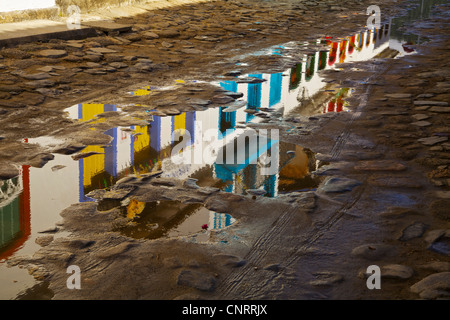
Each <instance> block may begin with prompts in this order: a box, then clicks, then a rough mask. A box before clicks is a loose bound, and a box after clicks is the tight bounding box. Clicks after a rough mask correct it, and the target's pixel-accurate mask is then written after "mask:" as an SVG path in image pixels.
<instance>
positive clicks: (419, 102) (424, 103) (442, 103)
mask: <svg viewBox="0 0 450 320" xmlns="http://www.w3.org/2000/svg"><path fill="white" fill-rule="evenodd" d="M414 105H416V106H448V102H446V101H433V100H416V101H414Z"/></svg>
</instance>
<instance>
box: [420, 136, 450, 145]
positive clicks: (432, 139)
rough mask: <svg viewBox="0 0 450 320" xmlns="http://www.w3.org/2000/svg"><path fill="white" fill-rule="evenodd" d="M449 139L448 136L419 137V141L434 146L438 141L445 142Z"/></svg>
mask: <svg viewBox="0 0 450 320" xmlns="http://www.w3.org/2000/svg"><path fill="white" fill-rule="evenodd" d="M447 140H448V137H437V136H432V137H427V138H421V139H418V140H417V141H419V142H420V143H422V144H424V145H426V146H433V145H435V144H437V143H440V142H444V141H447Z"/></svg>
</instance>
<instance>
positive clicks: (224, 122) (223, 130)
mask: <svg viewBox="0 0 450 320" xmlns="http://www.w3.org/2000/svg"><path fill="white" fill-rule="evenodd" d="M226 108H227V107H220V112H219V139H222V138H223V137H225V136H226V135H227V134H228V133H229V132H230V131H228V132H227V130H229V129H234V128H235V127H236V111H233V112H224V111H223V110H224V109H226Z"/></svg>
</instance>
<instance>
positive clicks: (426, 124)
mask: <svg viewBox="0 0 450 320" xmlns="http://www.w3.org/2000/svg"><path fill="white" fill-rule="evenodd" d="M411 124H412V125H414V126H418V127H429V126H431V125H432V123H431V122H428V121H416V122H412V123H411Z"/></svg>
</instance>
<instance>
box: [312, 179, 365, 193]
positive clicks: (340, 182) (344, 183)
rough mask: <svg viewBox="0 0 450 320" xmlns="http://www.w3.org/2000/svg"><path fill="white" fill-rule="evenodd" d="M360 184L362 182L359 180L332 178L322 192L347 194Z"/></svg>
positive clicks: (321, 188) (325, 184)
mask: <svg viewBox="0 0 450 320" xmlns="http://www.w3.org/2000/svg"><path fill="white" fill-rule="evenodd" d="M360 184H361V182H360V181H358V180H354V179H349V178H338V177H332V178H330V179H328V180H327V181H326V182H325V183H324V185H323V186H321V187H320V190H322V191H324V192H327V193H335V192H346V191H351V190H353V188H355V187H357V186H359V185H360Z"/></svg>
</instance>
